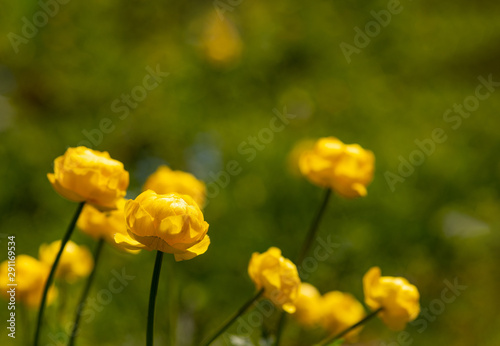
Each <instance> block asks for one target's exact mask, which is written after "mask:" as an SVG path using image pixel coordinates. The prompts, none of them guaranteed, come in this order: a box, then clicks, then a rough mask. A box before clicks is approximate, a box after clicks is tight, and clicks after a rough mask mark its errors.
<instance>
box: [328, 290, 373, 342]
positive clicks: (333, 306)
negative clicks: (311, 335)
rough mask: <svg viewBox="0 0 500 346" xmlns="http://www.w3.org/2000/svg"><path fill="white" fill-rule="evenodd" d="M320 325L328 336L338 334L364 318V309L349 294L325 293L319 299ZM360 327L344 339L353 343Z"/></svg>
mask: <svg viewBox="0 0 500 346" xmlns="http://www.w3.org/2000/svg"><path fill="white" fill-rule="evenodd" d="M320 305H321V308H322V318H321V324H322V325H323V328H325V329H326V330H327V331H328V332H329V333H330V334H338V333H340V332H341V331H343V330H344V329H347V328H348V327H350V326H352V325H354V324H356V323H358V322H359V321H361V320H362V319H363V318H364V317H365V309H364V308H363V305H361V303H360V302H359V301H357V300H356V298H354V297H353V296H352V295H351V294H349V293H343V292H339V291H332V292H328V293H325V294H324V295H323V297H321V303H320ZM361 329H363V327H362V326H360V327H358V328H356V329H354V330H352V331H351V332H349V333H347V334H346V335H345V336H344V338H345V339H347V340H348V341H350V342H353V341H355V339H356V338H357V335H358V334H359V333H360V332H361Z"/></svg>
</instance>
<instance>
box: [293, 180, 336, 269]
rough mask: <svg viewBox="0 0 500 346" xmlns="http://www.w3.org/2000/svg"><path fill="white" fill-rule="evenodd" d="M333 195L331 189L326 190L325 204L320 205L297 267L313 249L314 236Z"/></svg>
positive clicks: (303, 245) (303, 244)
mask: <svg viewBox="0 0 500 346" xmlns="http://www.w3.org/2000/svg"><path fill="white" fill-rule="evenodd" d="M331 195H332V190H331V189H326V192H325V197H324V198H323V202H322V203H321V205H320V208H319V210H318V213H317V214H316V217H315V218H314V219H313V222H312V224H311V226H310V228H309V231H308V232H307V235H306V238H305V239H304V242H303V243H302V249H301V250H300V254H299V257H298V259H297V265H299V266H300V265H301V264H302V261H303V260H304V258H305V257H306V255H307V253H308V252H309V249H310V248H311V245H312V243H313V240H314V236H315V235H316V232H317V231H318V226H319V223H320V221H321V218H322V217H323V214H324V213H325V210H326V206H327V205H328V201H329V200H330V196H331Z"/></svg>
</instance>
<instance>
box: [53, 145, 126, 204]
mask: <svg viewBox="0 0 500 346" xmlns="http://www.w3.org/2000/svg"><path fill="white" fill-rule="evenodd" d="M47 177H48V178H49V181H50V183H51V184H52V186H53V187H54V189H55V190H56V191H57V192H58V193H59V194H60V195H61V196H63V197H64V198H67V199H69V200H71V201H74V202H84V201H85V202H87V203H90V204H93V205H95V206H96V207H97V208H99V209H103V210H106V209H115V208H116V203H117V202H118V200H120V199H121V198H123V197H125V193H126V190H127V187H128V183H129V175H128V172H127V171H126V170H125V169H124V167H123V164H122V163H121V162H120V161H116V160H113V159H112V158H111V157H110V156H109V154H108V153H107V152H105V151H104V152H100V151H96V150H92V149H88V148H86V147H76V148H68V150H66V152H65V153H64V155H62V156H59V157H58V158H56V159H55V161H54V173H49V174H47Z"/></svg>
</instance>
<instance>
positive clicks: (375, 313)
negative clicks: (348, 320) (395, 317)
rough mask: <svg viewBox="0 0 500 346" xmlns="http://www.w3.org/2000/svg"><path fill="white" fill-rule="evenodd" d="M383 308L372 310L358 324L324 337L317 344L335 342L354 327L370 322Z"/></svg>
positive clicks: (322, 344)
mask: <svg viewBox="0 0 500 346" xmlns="http://www.w3.org/2000/svg"><path fill="white" fill-rule="evenodd" d="M382 310H383V308H378V309H377V310H375V311H373V312H371V313H370V314H368V315H366V317H365V318H363V319H362V320H361V321H359V322H358V323H356V324H353V325H352V326H350V327H348V328H346V329H344V330H343V331H341V332H340V333H338V334H337V335H334V336H332V337H329V338H326V339H324V340H323V341H321V342H320V343H319V344H317V345H316V346H325V345H328V344H329V343H331V342H334V341H336V340H338V339H340V338H341V337H343V336H344V335H346V334H347V333H349V332H350V331H351V330H353V329H356V328H358V327H359V326H360V325H362V324H365V323H366V322H368V321H369V320H371V319H372V318H373V317H375V316H376V315H377V314H378V313H379V312H380V311H382Z"/></svg>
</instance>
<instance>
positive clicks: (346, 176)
mask: <svg viewBox="0 0 500 346" xmlns="http://www.w3.org/2000/svg"><path fill="white" fill-rule="evenodd" d="M374 164H375V156H374V155H373V153H372V152H371V151H369V150H365V149H363V148H361V147H360V146H359V145H358V144H349V145H346V144H344V143H342V142H341V141H340V140H338V139H337V138H334V137H327V138H320V139H319V140H318V141H317V142H316V144H315V145H314V148H313V149H312V150H308V151H306V152H304V153H303V154H302V155H301V157H300V160H299V168H300V171H301V172H302V174H303V175H304V176H306V177H307V178H308V179H309V180H310V181H311V182H312V183H314V184H316V185H318V186H321V187H328V188H331V189H333V190H335V191H336V192H337V193H338V194H340V195H341V196H343V197H346V198H355V197H360V196H366V193H367V192H366V186H367V185H368V184H369V183H370V182H371V181H372V179H373V170H374Z"/></svg>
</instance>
